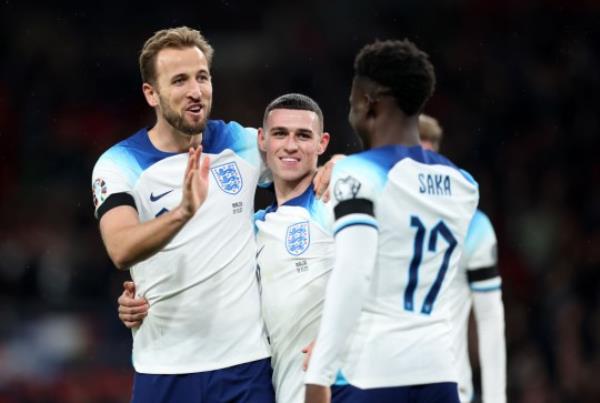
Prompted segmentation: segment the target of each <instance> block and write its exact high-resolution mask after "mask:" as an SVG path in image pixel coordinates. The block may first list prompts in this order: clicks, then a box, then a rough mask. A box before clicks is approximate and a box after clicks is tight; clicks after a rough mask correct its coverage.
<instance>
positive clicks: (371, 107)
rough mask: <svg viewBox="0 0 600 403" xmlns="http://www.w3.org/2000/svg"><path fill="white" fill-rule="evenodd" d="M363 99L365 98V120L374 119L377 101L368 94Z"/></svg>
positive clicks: (377, 105) (377, 106)
mask: <svg viewBox="0 0 600 403" xmlns="http://www.w3.org/2000/svg"><path fill="white" fill-rule="evenodd" d="M365 98H366V117H367V118H374V117H376V116H377V112H378V109H379V99H377V98H375V97H373V96H371V95H369V94H365Z"/></svg>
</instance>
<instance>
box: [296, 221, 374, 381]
mask: <svg viewBox="0 0 600 403" xmlns="http://www.w3.org/2000/svg"><path fill="white" fill-rule="evenodd" d="M377 239H378V234H377V230H376V229H375V228H373V227H367V226H353V227H349V228H346V229H344V230H343V231H342V232H340V233H339V234H338V235H337V236H336V256H335V259H336V260H335V267H334V269H333V272H332V274H331V277H330V278H329V283H328V285H327V293H326V296H325V307H324V310H323V316H322V319H321V326H320V330H319V336H318V338H317V342H316V345H315V349H314V353H313V356H312V358H311V362H310V364H309V367H308V371H307V374H306V378H305V382H306V383H307V384H316V385H323V386H329V385H331V383H332V382H333V379H334V377H335V375H336V373H337V371H338V369H339V355H340V353H341V351H342V350H343V348H344V347H345V345H346V340H347V338H348V335H349V334H350V333H351V330H352V328H353V327H354V324H355V323H356V321H357V319H358V317H359V316H360V311H361V308H362V305H363V303H364V299H365V297H366V294H367V292H368V289H369V285H370V281H371V274H372V272H373V269H374V266H375V260H376V255H377Z"/></svg>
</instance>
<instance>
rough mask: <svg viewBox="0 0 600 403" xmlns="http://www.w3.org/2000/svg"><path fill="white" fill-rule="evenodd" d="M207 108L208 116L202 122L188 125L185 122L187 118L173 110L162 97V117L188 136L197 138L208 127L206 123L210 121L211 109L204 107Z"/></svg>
mask: <svg viewBox="0 0 600 403" xmlns="http://www.w3.org/2000/svg"><path fill="white" fill-rule="evenodd" d="M204 108H206V112H207V113H206V114H205V117H204V119H202V120H200V121H199V122H197V123H192V124H190V123H188V122H186V120H185V117H184V115H183V114H182V113H178V112H177V111H175V110H174V109H172V108H171V107H170V106H169V104H168V102H166V101H165V100H164V99H163V98H162V97H160V109H161V111H162V115H163V117H164V118H165V120H166V121H167V122H168V123H169V124H170V125H171V126H173V127H174V128H175V129H176V130H177V131H179V132H180V133H182V134H185V135H186V136H196V135H198V134H201V133H202V132H203V131H204V128H205V127H206V121H207V119H208V115H209V113H210V107H209V106H206V105H205V106H204Z"/></svg>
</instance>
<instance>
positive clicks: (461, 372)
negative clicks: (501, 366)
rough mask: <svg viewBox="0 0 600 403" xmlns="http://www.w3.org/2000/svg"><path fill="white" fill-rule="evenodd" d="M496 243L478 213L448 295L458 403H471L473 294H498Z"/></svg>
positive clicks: (486, 220)
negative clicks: (470, 318) (471, 314)
mask: <svg viewBox="0 0 600 403" xmlns="http://www.w3.org/2000/svg"><path fill="white" fill-rule="evenodd" d="M497 260H498V259H497V242H496V234H495V233H494V228H493V227H492V223H491V222H490V220H489V218H488V217H487V216H486V215H485V214H484V213H483V212H481V211H480V210H477V211H476V213H475V215H474V216H473V220H472V221H471V224H470V225H469V230H468V232H467V237H466V240H465V248H464V252H463V256H462V258H461V260H460V263H459V268H458V273H457V275H456V276H455V278H454V280H453V281H452V282H451V283H450V286H449V288H448V292H449V295H450V301H451V304H452V314H453V318H452V324H453V326H454V327H453V329H454V333H453V340H454V345H455V349H456V352H457V363H458V376H459V382H458V392H459V396H460V401H461V402H470V401H472V400H473V381H472V373H471V364H470V362H469V349H468V334H467V333H468V327H469V313H470V312H471V306H472V299H471V293H472V292H474V291H475V292H493V291H499V290H500V287H501V278H500V276H499V274H498V271H497V269H496V264H497Z"/></svg>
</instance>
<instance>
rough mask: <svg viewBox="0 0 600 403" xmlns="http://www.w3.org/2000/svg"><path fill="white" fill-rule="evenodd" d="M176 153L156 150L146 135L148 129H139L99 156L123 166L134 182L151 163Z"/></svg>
mask: <svg viewBox="0 0 600 403" xmlns="http://www.w3.org/2000/svg"><path fill="white" fill-rule="evenodd" d="M176 154H177V153H168V152H164V151H160V150H158V149H157V148H156V147H154V145H153V144H152V142H150V138H149V137H148V130H146V129H145V128H144V129H141V130H139V131H138V132H136V133H135V134H133V135H132V136H130V137H128V138H126V139H125V140H123V141H120V142H119V143H117V144H115V145H114V146H112V147H111V148H109V149H108V150H107V151H106V152H105V153H104V154H103V155H102V156H101V157H100V158H101V159H102V158H108V159H110V160H111V161H113V162H114V163H116V164H117V165H118V166H120V167H121V168H123V170H124V173H126V174H127V175H129V180H131V182H132V183H134V182H135V181H136V180H137V178H139V176H140V175H141V174H142V172H143V171H144V170H146V169H148V167H150V166H152V165H153V164H155V163H157V162H159V161H161V160H163V159H165V158H167V157H171V156H173V155H176Z"/></svg>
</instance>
